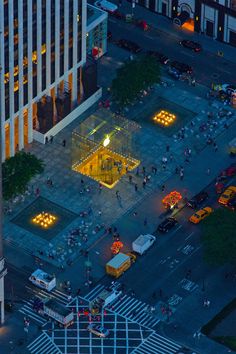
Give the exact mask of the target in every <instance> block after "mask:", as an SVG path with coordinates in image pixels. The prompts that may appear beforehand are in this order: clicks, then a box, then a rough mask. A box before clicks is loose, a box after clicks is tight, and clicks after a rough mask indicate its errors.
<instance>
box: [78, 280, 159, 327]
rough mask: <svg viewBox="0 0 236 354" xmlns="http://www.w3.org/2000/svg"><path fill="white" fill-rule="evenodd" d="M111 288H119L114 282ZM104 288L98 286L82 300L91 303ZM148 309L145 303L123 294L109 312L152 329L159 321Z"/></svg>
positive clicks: (100, 285)
mask: <svg viewBox="0 0 236 354" xmlns="http://www.w3.org/2000/svg"><path fill="white" fill-rule="evenodd" d="M111 287H112V288H113V289H117V288H119V287H120V284H119V283H118V282H114V283H113V284H112V286H111ZM104 288H105V286H104V285H102V284H99V285H97V286H96V287H95V288H93V289H92V290H91V291H90V292H89V293H88V294H87V295H85V297H84V298H85V299H86V300H88V301H93V300H94V299H95V298H96V297H97V296H98V295H99V293H100V292H101V291H102V290H103V289H104ZM149 308H150V306H149V305H148V304H147V303H145V302H143V301H140V300H137V299H136V298H134V297H132V296H129V295H126V294H125V295H123V296H122V299H120V300H118V299H116V300H115V301H114V302H113V303H112V306H111V307H110V308H109V310H110V311H111V312H113V313H116V314H118V315H120V316H122V317H125V318H126V319H128V320H130V321H132V322H136V323H138V324H140V325H143V326H145V327H148V328H149V329H152V328H154V327H155V326H156V325H157V324H158V323H159V322H160V320H159V319H157V318H156V317H155V316H154V315H152V314H151V312H150V310H149Z"/></svg>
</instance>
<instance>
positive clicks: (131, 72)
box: [111, 55, 160, 106]
mask: <svg viewBox="0 0 236 354" xmlns="http://www.w3.org/2000/svg"><path fill="white" fill-rule="evenodd" d="M159 80H160V66H159V63H158V61H157V59H156V58H154V57H152V56H150V55H143V56H140V57H138V58H137V59H135V60H131V61H129V62H126V63H125V64H124V65H123V66H122V67H121V68H119V69H118V70H117V77H116V78H115V79H114V80H113V81H112V86H111V90H112V95H113V97H114V99H115V100H116V101H117V103H118V104H120V105H121V106H126V105H127V104H129V103H132V102H133V101H134V100H135V99H136V98H137V95H138V94H139V93H140V91H141V90H144V89H146V88H147V87H149V86H152V85H153V84H155V83H157V82H159Z"/></svg>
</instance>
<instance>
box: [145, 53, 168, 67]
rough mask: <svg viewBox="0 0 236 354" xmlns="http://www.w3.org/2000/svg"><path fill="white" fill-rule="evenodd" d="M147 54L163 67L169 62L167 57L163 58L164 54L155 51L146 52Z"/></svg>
mask: <svg viewBox="0 0 236 354" xmlns="http://www.w3.org/2000/svg"><path fill="white" fill-rule="evenodd" d="M147 54H148V55H150V56H152V57H155V58H157V60H158V61H159V63H161V64H164V65H166V64H167V63H168V62H169V61H170V59H169V58H168V57H167V56H165V55H164V54H161V53H159V52H157V51H155V50H148V51H147Z"/></svg>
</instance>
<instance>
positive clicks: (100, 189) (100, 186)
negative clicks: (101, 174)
mask: <svg viewBox="0 0 236 354" xmlns="http://www.w3.org/2000/svg"><path fill="white" fill-rule="evenodd" d="M98 188H99V193H101V191H102V184H101V183H99V186H98Z"/></svg>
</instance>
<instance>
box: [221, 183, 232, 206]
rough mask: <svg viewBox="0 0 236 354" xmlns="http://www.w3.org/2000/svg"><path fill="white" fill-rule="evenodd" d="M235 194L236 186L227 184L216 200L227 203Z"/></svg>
mask: <svg viewBox="0 0 236 354" xmlns="http://www.w3.org/2000/svg"><path fill="white" fill-rule="evenodd" d="M235 194H236V187H235V186H229V187H228V188H227V189H226V190H225V191H224V192H223V193H222V194H221V196H220V198H219V199H218V202H219V203H220V204H223V205H227V204H228V201H229V200H230V199H231V198H232V197H233V196H234V195H235Z"/></svg>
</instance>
